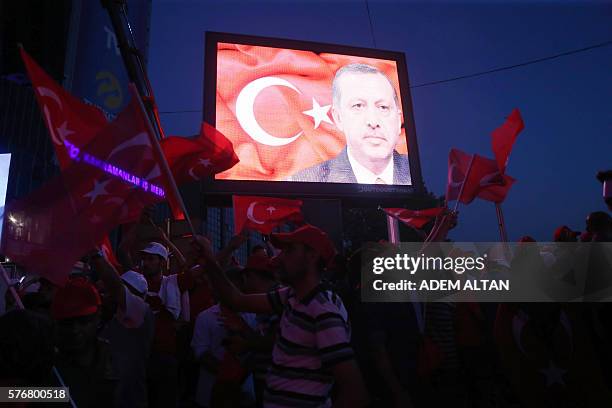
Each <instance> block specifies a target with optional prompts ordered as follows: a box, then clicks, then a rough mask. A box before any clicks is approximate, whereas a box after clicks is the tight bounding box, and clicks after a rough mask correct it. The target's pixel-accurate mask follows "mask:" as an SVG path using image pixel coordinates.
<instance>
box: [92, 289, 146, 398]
mask: <svg viewBox="0 0 612 408" xmlns="http://www.w3.org/2000/svg"><path fill="white" fill-rule="evenodd" d="M153 330H154V318H153V313H152V312H151V309H150V308H149V305H148V304H147V303H146V302H145V301H144V299H142V298H140V297H138V296H136V295H134V294H133V293H132V292H130V291H129V290H128V289H127V288H126V289H125V310H121V309H120V308H117V311H116V313H115V316H114V318H113V319H112V320H111V321H110V322H109V323H108V325H107V326H106V327H105V328H104V330H103V331H102V333H101V337H103V338H105V339H107V340H108V341H109V343H110V350H111V355H112V364H113V370H114V372H115V373H117V375H118V377H119V381H118V383H117V387H116V389H115V392H116V395H115V405H116V406H117V407H119V408H124V407H126V408H127V407H129V408H145V407H147V406H148V404H147V379H146V366H147V361H148V359H149V355H150V352H151V344H152V342H153Z"/></svg>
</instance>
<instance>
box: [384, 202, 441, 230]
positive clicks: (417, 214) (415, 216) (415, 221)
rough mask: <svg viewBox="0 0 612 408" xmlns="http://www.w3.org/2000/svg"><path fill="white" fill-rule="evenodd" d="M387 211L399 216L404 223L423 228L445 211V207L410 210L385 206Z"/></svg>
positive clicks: (389, 213) (396, 216) (393, 215)
mask: <svg viewBox="0 0 612 408" xmlns="http://www.w3.org/2000/svg"><path fill="white" fill-rule="evenodd" d="M383 210H384V211H385V213H387V214H388V215H390V216H392V217H394V218H397V219H398V220H400V221H401V222H403V223H404V224H406V225H408V226H410V227H413V228H416V229H421V228H423V226H424V225H425V224H427V223H428V222H430V221H432V220H434V219H435V218H436V217H437V216H438V215H440V214H441V213H442V211H444V207H436V208H427V209H425V210H408V209H406V208H383Z"/></svg>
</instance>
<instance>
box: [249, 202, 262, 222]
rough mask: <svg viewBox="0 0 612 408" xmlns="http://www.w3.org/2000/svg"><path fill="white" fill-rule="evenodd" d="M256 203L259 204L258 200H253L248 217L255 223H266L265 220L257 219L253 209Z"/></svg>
mask: <svg viewBox="0 0 612 408" xmlns="http://www.w3.org/2000/svg"><path fill="white" fill-rule="evenodd" d="M255 204H257V201H253V202H252V203H251V204H250V205H249V208H248V209H247V218H248V219H249V220H251V221H253V222H254V223H255V224H263V223H264V222H263V221H259V220H256V219H255V217H254V216H253V210H254V209H255Z"/></svg>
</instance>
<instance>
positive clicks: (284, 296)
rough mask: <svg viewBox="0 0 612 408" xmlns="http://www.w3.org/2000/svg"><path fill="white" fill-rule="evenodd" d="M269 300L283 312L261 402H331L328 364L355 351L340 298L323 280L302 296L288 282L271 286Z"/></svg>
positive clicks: (272, 407)
mask: <svg viewBox="0 0 612 408" xmlns="http://www.w3.org/2000/svg"><path fill="white" fill-rule="evenodd" d="M268 300H269V301H270V304H271V305H272V308H273V310H274V311H275V312H276V313H277V314H280V315H281V318H280V323H279V328H278V335H277V338H276V342H275V344H274V349H273V351H272V364H271V366H270V368H269V370H268V374H267V376H266V390H265V394H264V406H265V407H266V408H281V407H291V408H300V407H331V398H330V392H331V388H332V385H333V381H334V378H333V374H332V372H331V367H333V366H334V365H336V364H338V363H340V362H343V361H346V360H350V359H352V358H353V357H354V355H353V350H352V348H351V346H350V339H351V330H350V326H349V321H348V315H347V312H346V309H345V308H344V305H343V304H342V300H341V299H340V297H339V296H338V295H336V294H335V293H334V292H333V291H332V290H331V289H330V288H329V287H328V286H327V285H324V284H320V285H319V286H317V287H316V288H315V289H314V290H313V291H312V292H311V293H310V294H308V295H307V296H306V297H304V298H303V299H302V300H301V301H300V300H298V299H297V298H296V297H295V293H294V291H293V289H292V288H289V287H282V288H277V289H276V290H273V291H271V292H269V293H268Z"/></svg>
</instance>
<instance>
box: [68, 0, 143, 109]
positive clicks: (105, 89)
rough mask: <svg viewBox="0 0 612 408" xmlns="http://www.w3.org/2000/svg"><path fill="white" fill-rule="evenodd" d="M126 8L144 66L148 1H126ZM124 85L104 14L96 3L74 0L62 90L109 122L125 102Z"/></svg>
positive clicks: (113, 38) (114, 40)
mask: <svg viewBox="0 0 612 408" xmlns="http://www.w3.org/2000/svg"><path fill="white" fill-rule="evenodd" d="M127 8H128V18H129V22H130V26H131V28H132V32H133V33H134V38H135V41H136V46H137V47H138V49H139V50H140V52H141V54H142V55H143V56H144V58H145V63H146V58H147V52H148V46H149V44H148V42H149V25H150V16H151V0H128V1H127ZM128 82H129V80H128V74H127V71H126V69H125V66H124V64H123V60H122V58H121V53H120V51H119V48H118V42H117V37H116V35H115V31H114V30H113V26H112V24H111V20H110V17H109V15H108V11H107V10H106V9H105V8H104V7H102V4H101V2H100V1H99V0H74V1H73V11H72V18H71V28H70V35H69V39H68V52H67V55H66V83H65V86H66V88H67V89H68V90H70V92H71V93H72V94H73V95H75V96H77V97H80V98H82V99H83V100H85V101H86V102H87V103H90V104H92V105H95V106H97V107H99V108H100V109H102V110H103V112H104V113H105V114H106V116H107V118H109V119H111V118H114V117H115V116H116V115H117V114H118V113H119V112H120V111H121V110H122V109H123V108H124V107H125V106H126V105H127V103H128V102H129V92H128Z"/></svg>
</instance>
